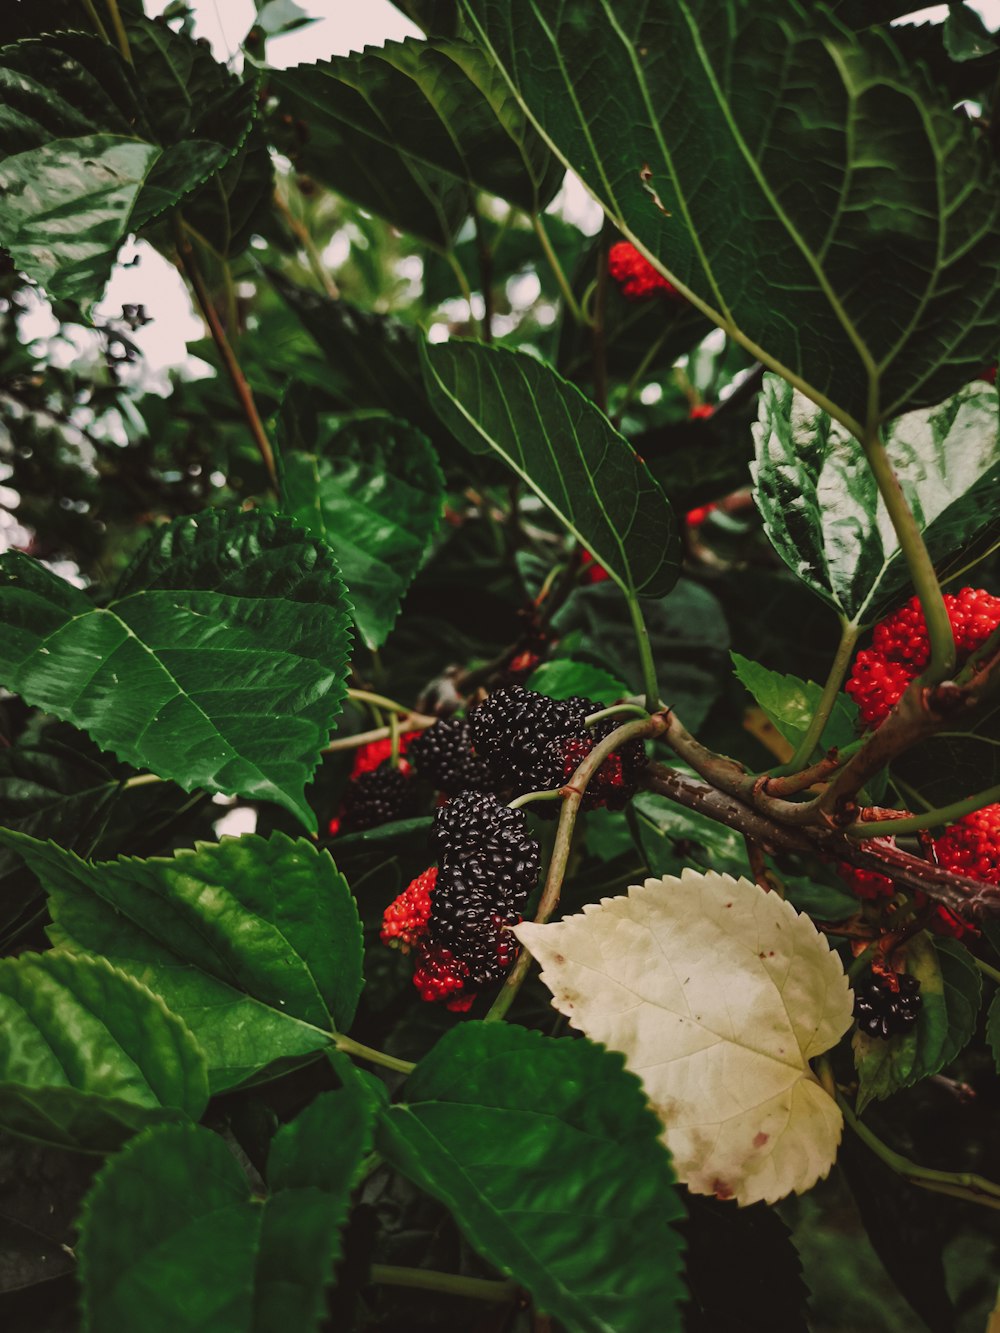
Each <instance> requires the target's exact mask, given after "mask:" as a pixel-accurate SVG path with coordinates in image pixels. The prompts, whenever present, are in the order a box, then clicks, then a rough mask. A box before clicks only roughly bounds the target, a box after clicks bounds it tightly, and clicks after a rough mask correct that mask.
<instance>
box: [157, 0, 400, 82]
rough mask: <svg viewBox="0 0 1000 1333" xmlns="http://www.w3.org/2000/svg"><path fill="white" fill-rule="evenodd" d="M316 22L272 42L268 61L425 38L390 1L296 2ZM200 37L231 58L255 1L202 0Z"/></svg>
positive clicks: (297, 60) (162, 4) (301, 60)
mask: <svg viewBox="0 0 1000 1333" xmlns="http://www.w3.org/2000/svg"><path fill="white" fill-rule="evenodd" d="M297 2H298V5H299V8H300V9H304V10H305V12H306V13H307V14H309V15H311V16H312V17H313V18H315V19H316V22H315V23H310V24H308V25H307V26H306V27H304V28H297V29H295V30H294V31H293V32H288V33H285V34H283V35H282V36H281V37H272V38H270V39H269V40H268V43H267V59H268V63H269V64H271V65H273V66H275V68H277V69H288V68H289V66H291V65H303V64H311V63H312V62H313V61H315V60H327V59H329V57H330V56H346V55H347V54H348V53H349V52H350V51H361V50H363V48H364V47H366V46H381V45H382V44H383V43H384V42H390V41H402V40H403V38H404V37H420V36H422V35H423V34H422V33H421V31H420V29H419V28H418V27H417V25H416V24H415V23H411V22H410V20H409V19H408V18H407V17H406V15H405V14H402V13H400V11H399V10H398V9H397V8H396V7H395V5H391V4H390V3H389V0H297ZM168 3H169V0H146V13H147V14H148V15H149V16H150V17H151V18H152V17H154V16H155V15H157V14H162V13H163V11H164V10H165V9H166V7H167V4H168ZM194 11H195V35H196V36H198V37H207V38H208V40H209V41H210V42H211V43H212V50H213V52H214V53H215V57H216V59H217V60H229V59H230V58H231V57H232V56H234V55H236V53H237V52H238V51H239V48H240V43H241V42H242V40H243V38H244V37H245V36H246V34H247V33H248V32H249V30H250V28H251V26H252V25H253V21H254V14H255V12H256V11H255V9H254V4H253V0H197V3H196V4H195V5H194Z"/></svg>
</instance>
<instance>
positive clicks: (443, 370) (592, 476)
mask: <svg viewBox="0 0 1000 1333" xmlns="http://www.w3.org/2000/svg"><path fill="white" fill-rule="evenodd" d="M421 358H422V364H423V371H424V383H425V385H426V387H427V393H428V395H429V397H430V400H431V403H432V405H433V407H434V410H435V411H436V412H437V413H438V415H439V416H440V418H441V420H442V421H443V422H444V424H445V425H446V426H447V427H448V429H449V430H450V431H451V432H452V434H453V435H455V436H456V437H457V438H458V439H459V440H461V441H462V443H463V444H465V445H466V446H467V447H468V448H469V449H471V450H473V451H474V452H482V451H483V450H488V449H494V450H496V452H497V453H498V454H499V455H500V457H501V458H503V460H504V461H505V462H506V463H507V464H508V465H509V466H510V467H511V468H513V470H514V471H515V472H516V473H517V474H518V476H520V477H522V478H523V479H524V480H525V481H526V482H527V483H528V485H529V486H530V487H531V489H532V490H533V491H534V492H535V494H536V495H538V497H539V498H540V499H541V500H542V501H544V503H545V504H547V505H548V507H549V508H550V509H551V510H552V511H553V513H555V514H556V516H557V517H558V518H559V519H560V520H561V521H562V522H563V523H564V524H565V526H566V527H567V529H568V530H569V531H570V532H571V533H572V534H573V535H574V536H575V537H576V538H577V539H578V540H579V541H581V542H582V543H583V544H584V546H586V548H587V549H588V550H589V551H590V553H591V554H592V555H593V557H594V559H595V560H597V561H598V562H599V563H600V564H602V565H603V566H604V568H605V569H606V570H607V571H608V573H609V574H610V575H611V577H612V578H613V579H614V580H615V582H616V583H617V584H618V585H619V587H620V588H621V589H622V590H623V591H624V592H626V593H638V594H639V595H640V596H645V597H660V596H662V595H663V594H664V593H666V592H669V590H670V589H671V588H672V587H673V585H674V583H675V582H676V580H677V575H678V572H679V568H680V542H679V537H678V532H677V524H676V521H675V519H674V514H673V511H672V510H671V508H670V504H669V502H668V501H667V498H666V496H665V495H664V494H663V492H662V491H661V490H660V487H659V485H658V484H657V483H656V482H655V481H654V480H653V478H652V476H651V475H650V473H649V471H648V469H647V468H646V466H645V464H644V463H643V462H642V461H641V459H640V458H639V457H638V455H637V454H636V453H635V451H634V450H633V449H632V448H631V446H630V445H629V444H628V441H627V440H626V439H625V438H624V436H622V435H619V433H618V432H617V431H616V430H615V429H614V427H613V426H612V425H611V423H610V422H609V421H608V419H607V417H605V415H604V413H603V412H601V411H599V410H598V409H597V408H596V407H595V406H594V404H593V403H591V402H590V400H589V399H588V398H585V397H584V395H583V394H582V393H581V392H580V391H579V389H577V388H575V387H574V386H573V385H572V384H568V383H567V382H566V381H565V380H564V379H562V378H561V376H559V375H557V374H556V372H555V371H554V370H552V369H551V368H550V367H549V366H547V365H545V364H544V363H543V362H541V361H538V360H536V359H535V358H534V357H531V356H528V355H527V354H526V353H523V352H511V351H507V350H506V349H502V348H498V347H485V346H481V345H479V344H476V343H460V342H448V343H441V344H439V345H437V346H431V345H428V344H426V343H425V344H424V345H423V347H422V349H421Z"/></svg>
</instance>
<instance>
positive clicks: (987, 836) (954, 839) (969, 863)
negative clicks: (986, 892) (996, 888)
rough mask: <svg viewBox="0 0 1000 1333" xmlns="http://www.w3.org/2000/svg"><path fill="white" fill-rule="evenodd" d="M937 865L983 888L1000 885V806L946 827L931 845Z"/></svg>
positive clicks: (986, 809)
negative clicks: (974, 881)
mask: <svg viewBox="0 0 1000 1333" xmlns="http://www.w3.org/2000/svg"><path fill="white" fill-rule="evenodd" d="M934 850H935V852H936V853H937V859H938V865H941V866H944V867H945V869H946V870H952V871H954V872H955V874H957V875H968V876H970V878H972V879H980V880H982V881H983V882H984V883H986V884H1000V805H986V806H983V808H982V810H976V811H974V812H973V813H972V814H971V815H964V816H963V817H962V818H961V819H959V820H958V821H957V822H956V823H954V824H949V826H948V827H947V828H946V829H945V831H944V832H943V833H942V834H941V836H940V838H936V839H935V841H934Z"/></svg>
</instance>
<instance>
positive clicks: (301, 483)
mask: <svg viewBox="0 0 1000 1333" xmlns="http://www.w3.org/2000/svg"><path fill="white" fill-rule="evenodd" d="M323 407H324V401H323V400H322V399H321V398H320V397H319V396H318V395H316V394H314V393H312V392H310V391H308V390H307V391H305V392H301V391H298V392H296V393H294V394H292V395H290V396H289V397H288V398H286V400H285V403H284V405H283V407H282V415H281V417H280V419H279V437H278V438H279V441H280V444H281V453H280V457H279V472H280V476H281V507H282V509H283V510H284V511H285V512H286V513H287V514H288V515H289V516H290V517H291V518H292V519H294V521H295V522H296V523H299V524H301V526H302V527H304V528H306V529H308V530H309V531H310V532H312V533H313V534H314V536H316V537H320V538H322V540H323V541H325V542H327V543H328V544H329V545H330V546H332V547H333V551H334V554H335V555H336V557H337V564H338V565H339V566H340V571H341V573H342V574H343V576H344V581H345V583H346V584H347V588H348V591H349V593H350V597H351V601H352V603H353V605H354V623H355V624H356V625H357V627H358V632H359V633H360V634H361V637H362V638H363V639H364V641H365V643H366V644H367V645H368V647H369V648H380V647H381V646H382V644H383V643H384V642H385V641H386V639H387V638H388V637H389V632H390V630H391V629H392V627H393V625H394V624H395V621H396V617H397V616H398V614H399V608H400V605H401V604H402V600H403V597H404V596H405V595H406V590H407V589H408V588H409V586H410V584H411V583H412V581H413V579H414V577H415V575H416V573H417V571H418V570H419V568H420V566H421V564H422V563H423V560H424V557H425V556H426V554H427V549H428V547H429V545H430V543H431V540H432V538H433V537H434V534H435V533H436V531H437V529H438V526H439V524H440V522H441V514H442V511H443V508H444V477H443V476H442V474H441V467H440V465H439V463H438V461H437V456H436V455H435V453H434V451H433V449H432V448H431V445H430V441H429V440H428V439H427V437H426V436H425V435H424V434H423V433H422V432H421V431H419V430H417V429H416V428H415V427H414V426H410V425H408V424H407V423H406V422H405V421H398V420H396V419H395V418H394V417H390V416H375V415H366V416H357V417H355V418H353V419H349V420H346V421H345V420H342V419H341V420H338V419H337V418H335V417H333V416H332V415H331V414H330V413H329V412H324V411H323Z"/></svg>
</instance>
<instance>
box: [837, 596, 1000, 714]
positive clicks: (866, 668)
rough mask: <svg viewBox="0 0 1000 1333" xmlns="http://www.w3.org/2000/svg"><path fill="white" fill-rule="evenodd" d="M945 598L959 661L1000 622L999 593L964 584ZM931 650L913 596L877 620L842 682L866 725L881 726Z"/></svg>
mask: <svg viewBox="0 0 1000 1333" xmlns="http://www.w3.org/2000/svg"><path fill="white" fill-rule="evenodd" d="M944 603H945V607H946V608H947V611H948V619H949V620H950V621H951V627H952V630H953V631H954V634H955V648H956V650H957V652H958V660H959V664H960V665H961V664H962V663H964V662H965V661H967V660H968V658H969V657H970V656H971V655H972V654H973V653H974V652H975V651H976V650H977V649H978V648H981V647H982V645H983V644H984V643H985V642H986V640H987V639H988V638H989V636H990V634H992V632H993V631H994V630H995V629H996V627H997V626H998V625H1000V597H993V596H991V594H990V593H988V592H984V591H983V589H982V588H962V589H961V591H960V592H958V593H956V594H954V595H953V594H951V593H946V594H945V598H944ZM930 651H931V650H930V640H929V638H928V636H927V625H926V622H925V621H924V613H923V611H922V610H921V607H920V601H919V599H918V598H916V597H911V598H910V600H909V601H908V602H907V603H906V605H905V606H901V607H900V608H899V610H898V611H894V612H893V614H892V615H891V616H887V617H886V619H885V620H883V621H880V623H879V624H877V625H876V626H875V630H874V632H873V634H872V646H871V647H870V648H865V649H863V650H862V651H861V652H860V653H858V655H857V657H856V658H855V659H854V670H853V671H852V673H851V678H850V680H849V681H848V682H847V685H846V686H845V689H846V690H847V693H848V694H849V695H850V696H851V698H852V699H853V700H854V702H855V703H856V704H857V706H858V710H859V712H860V714H861V721H862V722H863V724H864V725H865V726H866V727H878V726H881V724H882V723H883V722H884V721H885V719H886V718H887V717H888V716H889V714H890V712H891V711H892V709H893V708H894V707H895V706H896V704H897V703H899V700H900V699H901V698H902V696H903V692H904V690H905V689H906V687H907V685H909V684H910V682H911V681H912V680H915V679H916V678H917V676H919V675H920V673H921V671H922V670H923V669H924V667H925V666H926V665H927V663H928V661H929V660H930Z"/></svg>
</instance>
